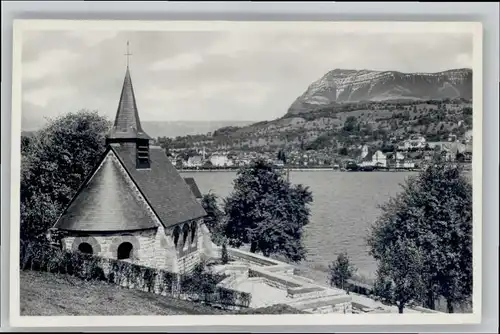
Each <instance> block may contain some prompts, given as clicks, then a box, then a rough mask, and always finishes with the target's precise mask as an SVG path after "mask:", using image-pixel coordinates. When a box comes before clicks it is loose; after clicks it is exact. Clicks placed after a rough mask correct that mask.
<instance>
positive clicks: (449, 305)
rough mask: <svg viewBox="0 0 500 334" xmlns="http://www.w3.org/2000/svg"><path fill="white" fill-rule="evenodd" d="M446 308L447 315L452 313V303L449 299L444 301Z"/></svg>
mask: <svg viewBox="0 0 500 334" xmlns="http://www.w3.org/2000/svg"><path fill="white" fill-rule="evenodd" d="M446 308H447V309H448V313H453V312H454V309H453V303H452V302H451V300H449V299H447V300H446Z"/></svg>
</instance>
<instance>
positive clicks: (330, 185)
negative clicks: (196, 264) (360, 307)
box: [182, 170, 415, 277]
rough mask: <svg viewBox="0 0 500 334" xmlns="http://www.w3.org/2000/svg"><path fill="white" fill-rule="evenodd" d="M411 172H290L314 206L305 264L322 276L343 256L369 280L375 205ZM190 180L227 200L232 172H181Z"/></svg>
mask: <svg viewBox="0 0 500 334" xmlns="http://www.w3.org/2000/svg"><path fill="white" fill-rule="evenodd" d="M412 174H415V173H412V172H397V173H388V172H370V173H350V172H337V171H331V170H330V171H328V170H325V171H291V172H290V181H291V182H292V183H297V184H298V183H301V184H304V185H307V186H309V188H310V190H311V191H312V194H313V200H314V202H313V203H312V205H311V217H310V223H309V225H307V226H306V232H305V236H304V243H305V246H306V248H307V252H308V253H307V259H306V261H304V263H303V264H304V265H305V266H307V267H308V268H310V269H312V270H314V271H320V272H323V273H326V270H327V268H328V264H329V263H331V262H332V261H333V260H335V258H336V257H337V255H338V254H339V253H340V252H342V251H346V252H347V253H348V254H349V256H350V258H351V260H352V262H353V263H354V264H355V265H356V267H357V268H358V273H359V274H361V275H363V276H365V277H373V276H374V272H375V269H376V263H375V261H374V259H373V258H372V257H371V256H370V255H369V254H368V247H367V246H366V236H367V230H368V228H369V227H370V225H371V224H372V223H373V222H374V221H375V220H376V218H377V217H378V216H379V214H380V209H379V208H378V206H379V205H380V204H383V203H385V202H386V201H387V200H388V199H389V197H390V196H394V195H396V194H397V193H398V192H400V191H401V186H400V184H401V183H403V182H404V181H405V179H406V178H407V177H408V176H409V175H412ZM182 176H183V177H188V176H190V177H194V178H195V180H196V182H197V184H198V187H199V188H200V190H201V192H202V193H208V192H209V191H210V190H211V191H212V192H214V193H215V194H216V195H217V196H219V197H226V196H228V195H229V194H230V192H231V191H232V189H233V183H232V182H233V180H234V179H235V177H236V172H183V173H182Z"/></svg>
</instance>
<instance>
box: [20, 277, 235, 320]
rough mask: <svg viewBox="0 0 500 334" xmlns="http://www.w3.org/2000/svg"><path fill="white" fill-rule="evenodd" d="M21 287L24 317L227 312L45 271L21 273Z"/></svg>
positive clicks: (22, 313)
mask: <svg viewBox="0 0 500 334" xmlns="http://www.w3.org/2000/svg"><path fill="white" fill-rule="evenodd" d="M20 287H21V295H20V303H21V315H22V316H25V315H27V316H58V315H87V316H89V315H198V314H227V313H228V312H227V311H223V310H219V309H216V308H213V307H209V306H206V305H203V304H199V303H194V302H189V301H185V300H179V299H174V298H171V297H166V296H160V295H156V294H153V293H148V292H143V291H139V290H134V289H124V288H120V287H118V286H116V285H112V284H108V283H105V282H100V281H93V282H89V281H84V280H81V279H79V278H75V277H71V276H68V275H60V274H50V273H46V272H37V271H21V272H20Z"/></svg>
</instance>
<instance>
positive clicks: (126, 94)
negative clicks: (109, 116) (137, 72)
mask: <svg viewBox="0 0 500 334" xmlns="http://www.w3.org/2000/svg"><path fill="white" fill-rule="evenodd" d="M108 138H109V139H151V137H150V136H148V135H147V134H146V133H145V132H144V130H143V129H142V126H141V120H140V119H139V111H138V110H137V103H136V101H135V94H134V88H133V86H132V78H131V77H130V70H129V68H128V66H127V71H126V72H125V79H124V81H123V87H122V92H121V95H120V102H119V103H118V110H117V111H116V118H115V123H114V124H113V128H112V129H111V132H110V134H109V137H108Z"/></svg>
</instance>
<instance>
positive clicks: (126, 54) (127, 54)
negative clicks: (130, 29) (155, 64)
mask: <svg viewBox="0 0 500 334" xmlns="http://www.w3.org/2000/svg"><path fill="white" fill-rule="evenodd" d="M124 55H125V56H127V68H128V63H129V57H130V56H131V55H132V54H131V53H130V51H129V42H128V41H127V53H125V54H124Z"/></svg>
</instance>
